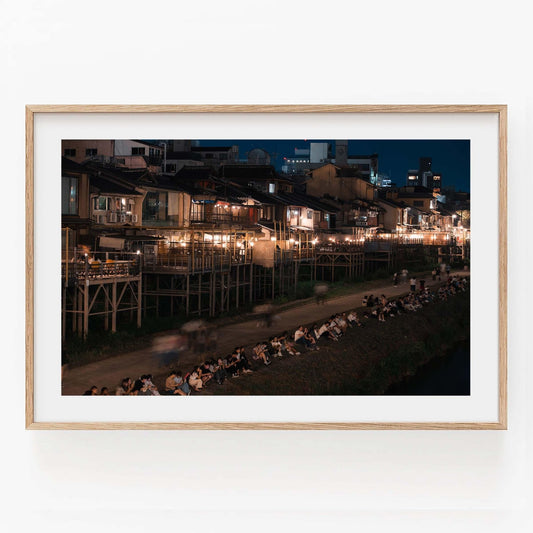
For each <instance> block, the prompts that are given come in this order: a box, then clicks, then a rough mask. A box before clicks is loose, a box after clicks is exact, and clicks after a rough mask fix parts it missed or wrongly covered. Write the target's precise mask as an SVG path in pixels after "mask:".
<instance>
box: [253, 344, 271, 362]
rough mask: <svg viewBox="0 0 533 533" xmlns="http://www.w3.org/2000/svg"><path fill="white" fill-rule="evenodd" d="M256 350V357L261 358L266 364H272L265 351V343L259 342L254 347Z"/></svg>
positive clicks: (254, 350)
mask: <svg viewBox="0 0 533 533" xmlns="http://www.w3.org/2000/svg"><path fill="white" fill-rule="evenodd" d="M252 351H253V352H254V359H260V360H261V361H263V363H264V364H265V365H267V366H268V365H269V364H270V362H271V361H270V359H269V358H268V357H267V354H266V352H265V347H264V344H262V343H260V342H258V343H257V344H256V345H255V346H254V347H253V350H252Z"/></svg>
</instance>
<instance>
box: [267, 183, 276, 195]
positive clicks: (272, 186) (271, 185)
mask: <svg viewBox="0 0 533 533" xmlns="http://www.w3.org/2000/svg"><path fill="white" fill-rule="evenodd" d="M268 192H269V193H270V194H274V193H275V192H276V184H275V183H269V184H268Z"/></svg>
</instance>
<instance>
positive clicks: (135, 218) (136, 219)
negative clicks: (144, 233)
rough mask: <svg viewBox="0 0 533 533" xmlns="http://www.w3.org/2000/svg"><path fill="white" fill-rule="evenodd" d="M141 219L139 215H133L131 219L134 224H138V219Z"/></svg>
mask: <svg viewBox="0 0 533 533" xmlns="http://www.w3.org/2000/svg"><path fill="white" fill-rule="evenodd" d="M138 220H139V217H138V215H131V221H132V222H133V223H134V224H137V221H138Z"/></svg>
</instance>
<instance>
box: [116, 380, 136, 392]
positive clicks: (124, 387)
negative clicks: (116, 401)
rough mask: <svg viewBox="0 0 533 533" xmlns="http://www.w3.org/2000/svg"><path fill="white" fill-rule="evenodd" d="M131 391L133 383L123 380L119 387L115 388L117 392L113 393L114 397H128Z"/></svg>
mask: <svg viewBox="0 0 533 533" xmlns="http://www.w3.org/2000/svg"><path fill="white" fill-rule="evenodd" d="M132 389H133V381H132V380H131V378H124V379H123V380H122V383H121V384H120V386H119V387H117V390H116V391H115V395H116V396H129V395H130V394H131V391H132Z"/></svg>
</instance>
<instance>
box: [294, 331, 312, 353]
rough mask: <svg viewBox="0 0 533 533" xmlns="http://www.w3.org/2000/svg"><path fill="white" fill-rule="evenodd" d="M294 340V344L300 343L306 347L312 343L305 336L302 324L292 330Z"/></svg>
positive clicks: (309, 346)
mask: <svg viewBox="0 0 533 533" xmlns="http://www.w3.org/2000/svg"><path fill="white" fill-rule="evenodd" d="M294 342H295V343H296V344H301V345H302V346H305V347H306V348H311V347H312V346H313V345H312V343H311V341H309V340H308V339H307V338H306V334H305V328H304V327H303V326H300V327H299V328H298V329H297V330H296V331H295V332H294Z"/></svg>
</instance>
